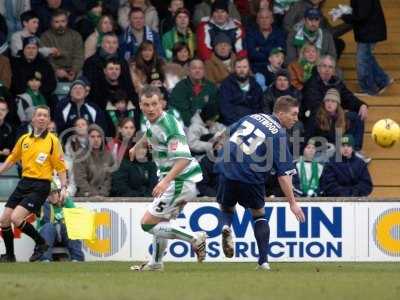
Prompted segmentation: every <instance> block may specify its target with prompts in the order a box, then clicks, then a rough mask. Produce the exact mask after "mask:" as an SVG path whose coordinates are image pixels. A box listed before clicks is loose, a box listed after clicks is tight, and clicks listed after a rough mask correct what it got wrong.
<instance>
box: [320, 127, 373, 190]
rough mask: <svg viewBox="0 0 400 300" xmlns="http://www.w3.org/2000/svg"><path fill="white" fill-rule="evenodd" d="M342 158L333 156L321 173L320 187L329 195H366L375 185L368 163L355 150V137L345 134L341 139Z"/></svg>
mask: <svg viewBox="0 0 400 300" xmlns="http://www.w3.org/2000/svg"><path fill="white" fill-rule="evenodd" d="M340 144H341V147H340V152H341V159H340V160H336V159H335V157H332V158H331V160H330V161H329V163H328V164H326V165H325V167H324V171H323V172H322V175H321V180H320V188H321V191H322V192H323V195H324V196H327V197H366V196H368V195H369V194H371V192H372V189H373V186H372V181H371V175H370V174H369V171H368V166H367V164H366V163H365V162H364V161H363V160H362V159H360V158H358V157H357V156H356V155H355V153H354V151H353V147H354V139H353V137H352V136H351V135H345V136H343V137H342V139H341V143H340Z"/></svg>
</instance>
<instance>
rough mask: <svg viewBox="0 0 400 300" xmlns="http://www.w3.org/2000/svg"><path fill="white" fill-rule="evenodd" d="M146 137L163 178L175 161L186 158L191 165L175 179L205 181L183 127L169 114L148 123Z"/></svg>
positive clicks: (163, 114) (164, 113)
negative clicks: (191, 151)
mask: <svg viewBox="0 0 400 300" xmlns="http://www.w3.org/2000/svg"><path fill="white" fill-rule="evenodd" d="M146 128H147V130H146V137H147V140H148V142H149V143H150V144H151V147H152V154H153V159H154V161H155V163H156V164H157V167H158V171H159V173H160V176H161V177H164V176H165V175H167V173H168V172H169V171H170V170H171V169H172V167H173V165H174V163H175V160H176V159H180V158H185V159H188V160H190V164H189V165H188V166H187V167H186V168H185V169H184V170H183V171H182V172H181V173H180V174H179V175H178V176H177V177H176V178H175V180H187V181H193V182H199V181H201V180H202V179H203V175H202V172H201V168H200V165H199V164H198V162H197V160H196V159H195V158H193V157H192V155H191V153H190V150H189V145H188V143H187V139H186V135H185V132H184V130H183V126H182V125H181V124H180V123H179V122H178V121H177V119H176V118H175V117H174V116H173V115H172V114H169V113H166V112H163V113H162V115H161V116H160V118H158V120H157V121H156V122H155V123H150V122H149V121H147V122H146Z"/></svg>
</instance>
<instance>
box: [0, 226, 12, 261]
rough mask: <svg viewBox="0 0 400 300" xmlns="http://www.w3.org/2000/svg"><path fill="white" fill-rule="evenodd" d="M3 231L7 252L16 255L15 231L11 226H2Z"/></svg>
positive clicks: (9, 254)
mask: <svg viewBox="0 0 400 300" xmlns="http://www.w3.org/2000/svg"><path fill="white" fill-rule="evenodd" d="M1 233H2V235H3V240H4V245H5V247H6V254H7V255H8V256H15V255H14V233H13V230H12V227H11V226H8V227H1Z"/></svg>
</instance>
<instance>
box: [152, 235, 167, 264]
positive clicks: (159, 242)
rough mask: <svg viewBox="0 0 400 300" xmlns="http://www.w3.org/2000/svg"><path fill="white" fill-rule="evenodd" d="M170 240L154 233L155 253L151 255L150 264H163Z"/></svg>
mask: <svg viewBox="0 0 400 300" xmlns="http://www.w3.org/2000/svg"><path fill="white" fill-rule="evenodd" d="M167 246H168V240H167V239H164V238H160V237H157V236H155V235H153V253H152V255H151V260H150V265H155V264H162V259H163V257H164V253H165V249H167Z"/></svg>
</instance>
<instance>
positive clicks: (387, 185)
mask: <svg viewBox="0 0 400 300" xmlns="http://www.w3.org/2000/svg"><path fill="white" fill-rule="evenodd" d="M326 2H327V3H326V7H325V10H326V11H329V10H330V9H331V8H332V7H336V6H337V5H338V4H348V3H349V2H350V1H349V0H332V1H326ZM381 3H382V5H383V9H384V12H385V17H386V23H387V28H388V40H387V41H385V42H382V43H379V44H377V47H376V49H375V53H376V58H377V60H378V61H379V63H380V65H381V66H382V67H383V68H384V69H385V70H386V71H388V73H389V74H390V75H391V76H392V77H393V78H394V79H395V80H396V83H394V84H393V85H392V86H391V87H389V88H388V89H387V90H386V91H385V93H384V94H382V95H380V96H379V97H362V99H363V100H364V101H365V102H367V103H368V105H369V115H368V120H367V123H366V128H365V131H366V132H365V138H364V150H365V152H366V154H367V155H368V156H370V157H372V159H373V160H372V162H371V164H370V166H369V169H370V172H371V175H372V180H373V183H374V191H373V193H372V196H375V197H394V196H398V191H399V190H400V181H399V180H398V178H400V168H399V167H397V166H400V165H399V164H400V145H399V144H398V145H396V146H395V147H393V148H391V149H383V148H380V147H378V146H376V145H375V144H374V143H373V141H372V140H371V137H370V133H371V128H372V126H373V124H374V123H375V122H376V121H378V120H379V119H382V118H391V119H393V120H395V121H397V122H400V43H399V40H400V19H399V15H400V6H399V2H398V0H381ZM344 40H345V42H346V50H345V52H344V54H343V56H342V58H341V60H340V62H339V66H340V67H341V68H342V69H343V70H344V74H345V80H346V82H347V84H348V86H349V87H350V88H351V89H352V90H353V91H357V90H358V85H357V73H356V69H355V66H356V59H355V53H356V43H355V42H354V37H353V32H349V33H347V34H346V35H345V36H344Z"/></svg>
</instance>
